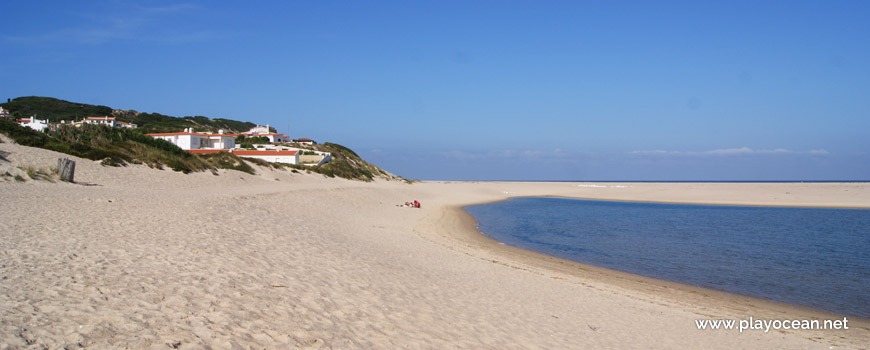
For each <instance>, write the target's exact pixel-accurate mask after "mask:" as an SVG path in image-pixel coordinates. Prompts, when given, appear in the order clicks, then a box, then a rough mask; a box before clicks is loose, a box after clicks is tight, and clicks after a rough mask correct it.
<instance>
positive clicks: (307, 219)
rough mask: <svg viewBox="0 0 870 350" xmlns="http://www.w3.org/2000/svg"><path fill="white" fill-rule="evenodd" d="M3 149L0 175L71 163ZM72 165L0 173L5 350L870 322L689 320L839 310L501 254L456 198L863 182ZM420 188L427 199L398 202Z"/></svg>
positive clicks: (690, 333) (471, 341)
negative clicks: (46, 172) (44, 177)
mask: <svg viewBox="0 0 870 350" xmlns="http://www.w3.org/2000/svg"><path fill="white" fill-rule="evenodd" d="M4 141H6V142H4V143H0V150H2V151H3V153H2V155H3V159H0V174H2V173H4V172H6V171H9V172H10V173H13V174H24V173H25V172H24V171H23V170H22V169H19V168H18V167H19V166H21V167H26V166H32V167H35V168H44V169H48V168H50V167H52V166H54V165H55V164H56V162H57V158H59V157H69V156H67V155H61V154H58V153H55V152H51V151H46V150H41V149H33V148H29V147H23V146H18V145H15V144H12V143H11V142H9V141H8V139H4ZM69 158H73V159H75V160H76V161H77V165H76V180H77V182H78V183H77V184H70V183H60V182H58V183H50V182H47V181H33V180H30V179H27V181H25V182H16V181H14V180H11V179H9V178H8V177H7V178H6V180H0V201H2V206H0V218H2V220H0V349H17V348H49V349H56V348H64V347H66V348H78V347H86V348H88V347H90V348H131V349H142V348H144V349H148V348H151V349H170V348H179V349H209V348H211V349H255V348H256V349H264V348H265V349H286V348H291V349H292V348H335V349H358V348H359V349H372V348H377V349H384V348H387V349H392V348H409V349H452V348H464V349H588V348H607V349H610V348H638V349H673V348H711V349H720V348H721V349H732V348H748V349H781V348H788V349H830V348H834V349H839V348H850V349H851V348H866V347H867V346H868V344H870V330H868V323H867V322H866V321H862V320H852V319H850V320H849V326H850V329H849V330H826V331H807V330H789V331H770V332H769V333H764V332H763V331H758V330H747V331H744V332H743V333H739V332H738V331H736V330H715V331H714V330H698V329H697V327H696V325H695V320H696V319H748V318H749V317H753V318H755V319H810V318H823V319H824V318H830V319H838V318H839V319H841V318H842V317H841V316H837V315H828V314H824V313H821V312H817V311H812V310H807V309H802V308H798V307H793V306H788V305H782V304H776V303H770V302H765V301H762V300H758V299H752V298H746V297H739V296H735V295H731V294H726V293H720V292H715V291H710V290H706V289H700V288H693V287H688V286H683V285H679V284H674V283H668V282H662V281H658V280H654V279H649V278H644V277H640V276H635V275H631V274H626V273H620V272H616V271H612V270H607V269H602V268H596V267H592V266H588V265H583V264H577V263H573V262H568V261H564V260H561V259H556V258H552V257H547V256H543V255H540V254H536V253H532V252H528V251H524V250H520V249H516V248H512V247H509V246H505V245H503V244H500V243H498V242H495V241H492V240H490V239H488V238H486V237H485V236H483V235H481V234H480V233H479V232H477V231H476V230H475V226H474V225H475V223H474V220H473V218H471V217H470V215H468V214H467V213H465V212H464V211H462V210H461V207H463V206H465V205H470V204H475V203H484V202H490V201H498V200H503V199H506V198H509V197H512V196H544V195H546V196H564V197H577V198H598V199H618V200H640V201H663V202H682V203H715V204H747V205H784V206H830V207H850V208H851V207H860V208H868V207H870V186H868V184H864V183H860V184H856V183H841V184H835V183H824V184H819V183H813V184H797V183H791V184H769V183H766V184H701V183H698V184H673V183H663V184H654V183H638V184H634V183H614V184H604V183H594V184H589V183H586V184H584V183H500V182H479V183H474V182H423V183H415V184H406V183H403V182H395V181H393V182H388V181H376V182H374V183H362V182H356V181H348V180H341V179H330V178H325V177H323V176H321V175H317V174H294V173H291V172H289V171H275V170H269V169H262V168H258V172H259V174H258V175H248V174H244V173H240V172H236V171H220V172H219V175H218V176H215V175H212V174H211V173H194V174H189V175H184V174H181V173H177V172H173V171H169V170H155V169H149V168H147V167H145V166H142V165H130V166H127V167H119V168H113V167H104V166H101V165H99V163H97V162H92V161H89V160H83V159H76V158H74V157H69ZM24 177H26V176H24ZM602 186H603V187H602ZM415 199H416V200H419V201H421V202H422V203H423V207H422V208H421V209H411V208H401V207H397V206H396V205H397V204H401V203H404V202H406V201H410V200H415ZM807 288H812V286H807Z"/></svg>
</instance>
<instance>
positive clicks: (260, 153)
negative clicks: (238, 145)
mask: <svg viewBox="0 0 870 350" xmlns="http://www.w3.org/2000/svg"><path fill="white" fill-rule="evenodd" d="M233 154H235V155H237V156H295V155H296V151H277V150H276V151H233Z"/></svg>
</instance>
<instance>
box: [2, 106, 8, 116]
mask: <svg viewBox="0 0 870 350" xmlns="http://www.w3.org/2000/svg"><path fill="white" fill-rule="evenodd" d="M8 116H9V110H8V109H3V107H0V117H8Z"/></svg>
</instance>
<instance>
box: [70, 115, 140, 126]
mask: <svg viewBox="0 0 870 350" xmlns="http://www.w3.org/2000/svg"><path fill="white" fill-rule="evenodd" d="M82 122H83V123H85V124H102V125H108V126H111V127H113V128H115V127H123V128H131V129H135V128H136V124H132V123H127V122H122V121H120V120H115V117H109V116H106V117H87V118H85V119H84V120H82Z"/></svg>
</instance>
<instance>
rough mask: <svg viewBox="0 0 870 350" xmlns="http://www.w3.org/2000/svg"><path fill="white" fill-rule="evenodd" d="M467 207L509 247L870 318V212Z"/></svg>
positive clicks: (518, 204)
mask: <svg viewBox="0 0 870 350" xmlns="http://www.w3.org/2000/svg"><path fill="white" fill-rule="evenodd" d="M465 209H466V210H468V212H470V213H471V214H472V215H474V217H475V218H477V221H478V223H479V228H480V231H481V232H483V233H484V234H486V235H487V236H490V237H492V238H493V239H496V240H498V241H501V242H504V243H505V244H509V245H513V246H517V247H520V248H524V249H528V250H533V251H537V252H541V253H545V254H549V255H553V256H558V257H561V258H565V259H570V260H574V261H578V262H582V263H587V264H590V265H596V266H603V267H608V268H612V269H616V270H621V271H626V272H631V273H636V274H639V275H644V276H649V277H654V278H659V279H664V280H669V281H674V282H679V283H684V284H690V285H694V286H701V287H707V288H712V289H718V290H724V291H728V292H732V293H736V294H742V295H749V296H755V297H760V298H763V299H768V300H773V301H778V302H784V303H789V304H794V305H801V306H806V307H810V308H814V309H818V310H824V311H829V312H834V313H837V314H841V315H847V316H858V317H861V318H865V319H870V288H868V286H870V210H853V209H816V208H772V207H736V206H709V205H682V204H657V203H633V202H611V201H592V200H579V199H561V198H514V199H511V200H508V201H505V202H499V203H493V204H484V205H475V206H469V207H466V208H465Z"/></svg>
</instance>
